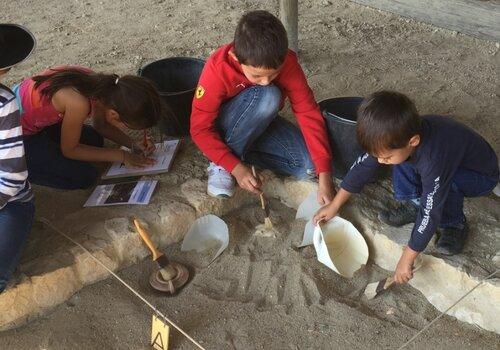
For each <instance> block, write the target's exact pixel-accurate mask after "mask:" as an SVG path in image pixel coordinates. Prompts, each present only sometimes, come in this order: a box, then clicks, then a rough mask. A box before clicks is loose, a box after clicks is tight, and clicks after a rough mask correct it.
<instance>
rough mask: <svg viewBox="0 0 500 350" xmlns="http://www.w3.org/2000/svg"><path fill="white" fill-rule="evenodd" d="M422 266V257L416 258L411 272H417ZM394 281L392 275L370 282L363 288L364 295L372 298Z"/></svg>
mask: <svg viewBox="0 0 500 350" xmlns="http://www.w3.org/2000/svg"><path fill="white" fill-rule="evenodd" d="M421 267H422V259H417V260H416V261H415V267H414V268H413V273H415V272H417V270H418V269H420V268H421ZM394 283H396V281H395V280H394V277H393V276H389V277H386V278H384V279H382V280H380V281H378V282H373V283H370V284H368V285H367V286H366V288H365V295H366V297H367V298H368V299H373V298H375V297H376V296H377V295H379V294H380V293H382V292H383V291H385V290H387V289H389V288H390V287H391V286H392V285H394Z"/></svg>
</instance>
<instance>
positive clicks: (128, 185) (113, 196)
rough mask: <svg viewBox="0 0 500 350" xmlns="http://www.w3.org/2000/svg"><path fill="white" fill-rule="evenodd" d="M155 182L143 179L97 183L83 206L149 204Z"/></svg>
mask: <svg viewBox="0 0 500 350" xmlns="http://www.w3.org/2000/svg"><path fill="white" fill-rule="evenodd" d="M157 183H158V181H156V180H144V181H132V182H124V183H119V184H109V185H99V186H97V187H96V188H95V190H94V192H92V194H91V195H90V197H89V199H88V200H87V202H86V203H85V204H84V205H83V206H84V207H97V206H106V205H124V204H149V201H150V200H151V196H152V195H153V191H154V189H155V187H156V184H157Z"/></svg>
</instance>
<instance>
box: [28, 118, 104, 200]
mask: <svg viewBox="0 0 500 350" xmlns="http://www.w3.org/2000/svg"><path fill="white" fill-rule="evenodd" d="M80 143H82V144H85V145H88V146H95V147H102V146H103V143H104V140H103V138H102V136H101V135H99V134H98V133H97V131H95V130H94V128H93V127H91V126H90V125H84V126H83V128H82V134H81V136H80ZM24 146H25V150H26V162H27V165H28V179H29V181H31V183H34V184H37V185H42V186H48V187H54V188H61V189H66V190H74V189H82V188H88V187H90V186H92V185H93V184H94V183H95V181H96V180H97V177H98V175H99V174H98V172H97V169H96V168H95V167H94V166H93V165H92V164H90V163H89V162H84V161H80V160H74V159H69V158H66V157H65V156H64V155H63V154H62V151H61V124H60V123H59V124H55V125H52V126H49V127H46V128H44V129H43V130H42V131H41V132H39V133H38V134H35V135H30V136H26V137H25V138H24Z"/></svg>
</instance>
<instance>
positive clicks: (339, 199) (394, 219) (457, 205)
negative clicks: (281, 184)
mask: <svg viewBox="0 0 500 350" xmlns="http://www.w3.org/2000/svg"><path fill="white" fill-rule="evenodd" d="M357 137H358V141H359V143H360V144H361V146H362V147H363V149H364V150H365V151H366V152H367V153H366V154H365V155H363V156H361V157H360V158H359V159H358V160H357V161H356V162H355V163H354V164H353V166H352V167H351V169H350V171H349V173H348V174H347V175H346V177H345V178H344V180H343V182H342V184H341V189H340V191H339V192H338V194H337V195H336V196H335V198H334V200H333V201H332V202H331V203H330V204H329V205H326V206H324V207H323V208H321V209H320V210H319V211H318V212H317V213H316V215H315V217H314V221H315V222H316V223H317V222H319V221H321V220H329V219H331V218H332V217H334V216H335V215H337V213H338V211H339V210H340V208H341V207H342V205H343V204H344V203H345V202H346V201H347V199H348V198H349V197H350V196H351V194H352V193H359V192H361V190H362V188H363V186H364V185H365V184H366V183H367V182H368V181H370V179H372V178H373V176H374V174H375V173H376V170H377V168H378V166H379V163H381V164H390V165H393V169H392V172H393V188H394V196H395V198H396V199H397V200H399V201H401V202H402V203H401V205H400V207H399V208H397V209H396V210H393V211H384V212H381V213H380V215H379V218H380V220H381V221H383V222H385V223H387V224H389V225H391V226H402V225H405V224H408V223H411V222H414V223H415V225H414V227H413V230H412V233H411V237H410V241H409V243H408V246H407V247H406V248H405V249H404V251H403V254H402V256H401V258H400V259H399V262H398V265H397V267H396V271H395V275H394V277H395V280H396V281H397V282H398V283H406V282H408V281H409V280H410V279H411V278H412V277H413V276H412V266H413V262H414V260H415V259H416V257H417V256H418V254H419V253H420V252H422V251H423V250H424V249H425V248H426V246H427V244H428V243H429V241H430V240H431V238H432V236H433V235H434V233H435V232H436V230H437V231H438V232H439V239H438V241H437V244H436V246H437V249H438V251H439V252H441V253H442V254H445V255H453V254H457V253H460V252H461V251H462V249H463V247H464V243H465V240H466V238H467V234H468V226H467V223H466V220H465V216H464V213H463V201H464V197H478V196H483V195H486V194H488V193H489V192H491V191H492V190H493V188H494V187H495V186H496V185H497V183H498V177H499V170H498V159H497V156H496V154H495V152H494V151H493V149H492V148H491V146H490V145H489V144H488V142H486V141H485V140H484V139H483V138H482V137H481V136H480V135H479V134H477V133H476V132H474V131H473V130H472V129H470V128H468V127H466V126H464V125H462V124H460V123H458V122H456V121H454V120H453V119H451V118H446V117H441V116H435V115H430V116H422V117H420V116H419V115H418V113H417V110H416V108H415V105H414V104H413V102H412V101H411V100H410V99H409V98H408V97H406V96H405V95H403V94H400V93H397V92H390V91H380V92H376V93H374V94H372V95H370V96H369V97H367V98H366V99H365V100H364V101H363V103H362V105H361V106H360V108H359V111H358V124H357Z"/></svg>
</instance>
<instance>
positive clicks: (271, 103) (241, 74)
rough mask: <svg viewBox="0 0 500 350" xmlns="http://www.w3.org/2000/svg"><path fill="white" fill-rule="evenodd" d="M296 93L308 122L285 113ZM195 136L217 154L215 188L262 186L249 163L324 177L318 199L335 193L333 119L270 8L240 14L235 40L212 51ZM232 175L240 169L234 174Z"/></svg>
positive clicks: (224, 191) (211, 185)
mask: <svg viewBox="0 0 500 350" xmlns="http://www.w3.org/2000/svg"><path fill="white" fill-rule="evenodd" d="M287 97H288V98H289V99H290V103H291V106H292V110H293V112H294V114H295V116H296V117H297V121H298V124H299V127H300V130H299V128H298V127H296V126H295V125H294V124H292V123H290V122H288V121H287V120H285V119H283V118H282V117H280V116H279V115H278V111H279V110H280V109H281V108H282V107H283V105H284V100H285V99H286V98H287ZM191 136H192V138H193V141H194V142H195V143H196V145H197V146H198V147H199V148H200V149H201V151H202V152H203V153H204V154H205V155H206V156H207V157H208V158H209V159H210V161H211V163H210V166H209V167H208V175H209V177H208V191H207V192H208V194H210V195H212V196H216V197H231V196H232V195H233V193H234V179H233V176H234V178H236V181H237V182H238V184H239V186H240V187H242V188H243V189H245V190H248V191H250V192H253V193H260V191H261V190H260V188H261V185H262V184H261V181H260V179H259V178H258V177H255V176H254V175H253V174H252V170H251V168H250V167H249V166H247V165H245V164H244V163H243V161H244V162H245V163H247V164H253V165H257V166H258V167H261V168H264V169H270V170H272V171H275V172H278V173H282V174H287V175H292V176H295V177H297V178H299V179H304V178H310V177H313V176H315V175H316V174H317V175H318V177H319V186H318V202H319V203H320V204H328V203H329V202H330V201H331V199H332V196H333V194H334V186H333V181H332V176H331V160H332V156H331V151H330V146H329V143H328V137H327V133H326V127H325V123H324V120H323V117H322V115H321V112H320V110H319V107H318V105H317V103H316V101H315V99H314V96H313V93H312V90H311V88H310V87H309V85H308V84H307V81H306V78H305V76H304V73H303V72H302V69H301V68H300V65H299V63H298V61H297V56H296V54H295V53H294V52H293V51H291V50H289V49H288V40H287V35H286V31H285V28H284V27H283V25H282V23H281V22H280V21H279V20H278V19H277V18H276V17H275V16H273V15H272V14H270V13H269V12H266V11H252V12H248V13H247V14H245V15H244V16H243V17H242V18H241V19H240V21H239V23H238V26H237V28H236V32H235V35H234V42H232V43H230V44H227V45H224V46H222V47H220V48H219V49H218V50H216V51H215V52H214V53H213V54H212V55H211V56H210V58H209V59H208V61H207V63H206V64H205V67H204V69H203V72H202V74H201V77H200V81H199V85H198V88H197V90H196V93H195V97H194V99H193V109H192V114H191ZM231 175H232V176H231Z"/></svg>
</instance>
